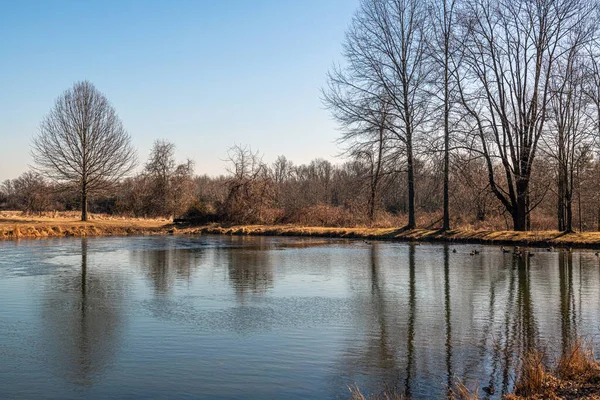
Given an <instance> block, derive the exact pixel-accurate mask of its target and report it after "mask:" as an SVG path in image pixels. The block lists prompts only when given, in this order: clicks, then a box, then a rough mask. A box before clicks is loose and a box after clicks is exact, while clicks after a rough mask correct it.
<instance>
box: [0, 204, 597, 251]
mask: <svg viewBox="0 0 600 400" xmlns="http://www.w3.org/2000/svg"><path fill="white" fill-rule="evenodd" d="M158 234H218V235H261V236H312V237H327V238H346V239H365V240H392V241H404V242H450V243H471V244H496V245H518V246H544V247H547V246H555V247H579V248H598V249H600V232H585V233H568V234H565V233H561V232H557V231H532V232H514V231H488V230H466V229H456V230H451V231H448V232H441V231H439V230H432V229H411V230H405V229H398V228H369V227H354V228H328V227H306V226H298V225H229V226H224V225H220V224H209V225H203V226H190V225H175V224H172V223H171V222H170V221H169V220H165V219H133V218H117V217H109V216H99V215H92V216H91V219H90V221H88V222H81V221H79V220H78V218H77V214H75V213H73V214H60V215H49V216H41V217H37V216H36V217H32V216H23V215H20V214H19V213H16V212H8V213H7V212H4V213H2V214H0V239H18V238H42V237H65V236H128V235H158Z"/></svg>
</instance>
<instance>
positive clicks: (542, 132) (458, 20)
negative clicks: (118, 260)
mask: <svg viewBox="0 0 600 400" xmlns="http://www.w3.org/2000/svg"><path fill="white" fill-rule="evenodd" d="M599 15H600V6H599V4H598V2H597V1H595V0H539V1H531V0H499V1H497V0H425V1H421V0H362V1H361V3H360V7H359V9H358V10H357V12H356V14H355V16H354V18H353V20H352V22H351V24H350V27H349V29H348V31H347V33H346V38H345V40H344V43H343V56H344V58H345V63H344V65H343V66H334V67H333V68H332V69H331V71H330V72H329V73H328V75H327V81H328V84H327V86H326V87H325V88H324V89H323V91H322V99H323V102H324V104H325V105H326V106H327V107H328V108H329V110H330V111H331V113H332V115H333V117H334V118H335V120H336V121H337V122H338V123H339V125H340V128H341V130H342V135H341V137H340V145H341V147H342V148H343V150H344V158H343V161H341V162H340V163H338V164H332V163H330V162H328V161H325V160H314V161H312V162H311V163H309V164H306V165H294V164H293V163H292V162H291V161H289V160H287V159H286V158H285V157H284V156H280V157H279V158H277V160H276V161H275V162H273V163H272V164H267V163H265V162H263V158H262V157H261V155H260V154H259V153H257V152H252V151H251V150H250V148H248V147H243V146H234V147H233V148H232V149H230V152H229V158H228V160H227V164H228V173H227V174H226V175H224V176H221V177H208V176H199V177H198V176H194V173H193V171H194V168H193V167H194V164H193V161H190V160H187V161H185V162H180V163H179V164H178V163H177V161H176V160H175V159H174V152H173V149H174V144H172V143H169V142H164V141H158V142H156V143H155V146H154V148H153V150H152V152H151V154H150V156H149V159H148V160H147V161H146V163H145V164H144V167H143V170H142V172H140V173H139V174H137V175H136V176H134V177H131V171H133V168H134V165H135V159H136V156H135V152H134V150H133V149H132V148H131V146H130V139H129V136H128V135H127V133H126V132H125V131H124V129H123V126H122V124H121V121H120V120H119V119H118V118H117V117H116V113H115V111H114V109H113V108H112V106H110V103H109V102H108V100H107V99H106V98H105V97H104V95H103V94H102V93H100V92H98V91H97V90H96V89H95V88H94V87H93V85H92V84H91V83H89V82H79V83H76V84H75V85H74V87H73V88H72V89H70V90H67V91H66V92H65V93H64V94H63V95H62V96H60V97H59V98H58V99H57V101H56V104H55V105H54V107H53V108H52V109H51V111H50V113H49V114H48V115H47V117H46V118H45V119H44V120H43V121H42V124H41V129H40V133H39V135H37V136H36V138H35V139H34V146H33V149H32V153H33V155H34V161H35V165H36V166H35V168H36V169H35V171H36V172H28V173H25V174H24V175H22V176H21V177H19V178H17V179H15V180H11V181H7V182H5V183H4V184H3V187H2V190H1V194H0V196H1V197H0V204H3V207H7V208H17V209H21V210H24V211H27V212H40V211H43V210H49V209H52V210H54V209H57V210H60V209H77V208H78V209H80V210H81V211H82V220H85V219H86V218H87V207H88V204H89V206H90V209H91V210H92V211H94V212H106V213H115V214H123V215H131V216H138V217H158V216H162V217H168V218H178V217H183V218H187V219H193V220H195V221H198V222H202V221H204V222H209V221H224V222H231V223H287V222H289V223H301V224H311V225H338V226H340V225H356V224H370V225H381V226H398V227H405V228H415V227H424V228H441V229H444V230H447V229H450V228H451V227H461V228H480V227H481V228H492V229H514V230H528V229H538V230H541V229H543V230H547V229H559V230H560V231H572V230H574V229H578V230H582V231H585V230H600V190H599V189H600V187H599V185H600V183H599V179H598V178H599V176H600V175H599V173H600V157H599V154H598V151H599V150H600V148H599V143H598V139H599V138H600V38H599V35H598V34H599V29H600V28H599V26H600V25H598V24H597V21H598V16H599ZM73 110H76V111H77V112H73ZM49 182H53V183H49Z"/></svg>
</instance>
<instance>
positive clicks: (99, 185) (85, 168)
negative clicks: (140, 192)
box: [32, 81, 136, 221]
mask: <svg viewBox="0 0 600 400" xmlns="http://www.w3.org/2000/svg"><path fill="white" fill-rule="evenodd" d="M32 156H33V159H34V161H35V164H36V166H37V168H38V169H39V170H40V171H41V172H43V173H44V174H45V175H46V176H48V177H50V178H52V179H54V180H57V181H63V182H69V183H71V184H75V185H78V186H79V189H80V195H81V220H82V221H87V219H88V196H89V195H90V194H93V193H96V192H98V191H100V190H103V189H106V188H108V187H109V186H111V185H112V184H114V183H115V182H116V181H118V180H119V179H120V178H122V177H124V176H125V175H127V174H128V173H129V172H130V171H131V170H132V169H133V168H134V166H135V162H136V155H135V151H134V149H133V147H132V146H131V139H130V137H129V135H128V134H127V132H126V131H125V129H124V128H123V124H122V122H121V120H120V119H119V117H118V116H117V113H116V111H115V109H114V108H113V107H112V105H111V104H110V102H109V101H108V99H107V98H106V97H105V96H104V95H103V94H102V93H101V92H99V91H98V90H97V89H96V88H95V87H94V85H92V84H91V83H90V82H88V81H83V82H77V83H75V84H74V85H73V87H72V88H70V89H68V90H67V91H65V92H64V93H63V94H62V95H61V96H60V97H58V99H57V100H56V102H55V103H54V107H52V109H51V110H50V112H49V114H48V115H47V116H46V117H45V118H44V120H43V121H42V123H41V125H40V130H39V133H38V135H37V136H36V137H35V138H34V140H33V148H32Z"/></svg>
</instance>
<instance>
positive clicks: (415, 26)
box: [325, 0, 431, 228]
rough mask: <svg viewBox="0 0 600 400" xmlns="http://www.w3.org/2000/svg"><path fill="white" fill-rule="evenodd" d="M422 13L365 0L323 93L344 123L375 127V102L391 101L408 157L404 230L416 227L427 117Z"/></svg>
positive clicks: (397, 0)
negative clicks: (418, 164) (420, 147)
mask: <svg viewBox="0 0 600 400" xmlns="http://www.w3.org/2000/svg"><path fill="white" fill-rule="evenodd" d="M426 16H427V9H426V7H425V5H424V3H423V2H421V1H419V0H363V1H362V2H361V5H360V8H359V10H358V12H357V13H356V15H355V17H354V19H353V21H352V25H351V27H350V29H349V30H348V32H347V33H346V40H345V42H344V56H345V58H346V60H347V62H348V65H347V67H345V68H343V69H342V68H339V67H338V68H334V69H333V70H332V71H331V72H330V73H329V75H328V81H329V95H327V94H326V96H325V103H326V104H327V105H328V106H329V108H330V109H332V110H333V115H334V117H336V118H337V119H338V120H340V121H341V122H342V125H343V126H344V127H346V126H348V125H352V124H354V125H358V126H360V124H361V123H364V122H365V121H366V122H370V123H371V126H378V125H379V124H378V123H377V121H378V120H379V118H380V113H378V112H377V111H378V107H379V105H380V104H382V103H384V104H385V103H389V104H390V105H391V107H390V110H389V113H388V116H389V120H390V121H393V124H390V125H389V126H388V127H387V129H388V130H389V134H390V135H391V137H392V138H394V140H395V141H396V142H397V143H398V145H397V147H398V148H399V149H400V150H401V151H403V152H404V154H405V156H406V167H407V186H408V224H407V228H414V227H415V226H416V218H415V147H416V143H415V141H416V137H417V134H418V133H419V131H420V130H422V129H423V128H424V126H425V122H426V121H427V118H428V117H429V115H428V111H429V110H428V106H429V101H428V100H429V96H428V95H427V93H426V91H425V90H424V89H425V85H426V84H427V76H428V74H429V73H430V72H431V71H430V69H429V68H428V67H427V63H426V56H427V53H426V39H425V38H426V24H425V22H426ZM349 105H350V107H349ZM352 105H353V106H352ZM340 111H341V112H340ZM340 116H341V118H340ZM373 121H374V123H373Z"/></svg>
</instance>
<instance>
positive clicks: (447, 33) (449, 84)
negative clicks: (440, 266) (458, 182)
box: [429, 0, 460, 231]
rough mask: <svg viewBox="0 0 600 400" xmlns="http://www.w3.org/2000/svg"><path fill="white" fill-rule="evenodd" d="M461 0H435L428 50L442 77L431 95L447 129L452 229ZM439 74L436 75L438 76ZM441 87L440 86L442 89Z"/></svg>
mask: <svg viewBox="0 0 600 400" xmlns="http://www.w3.org/2000/svg"><path fill="white" fill-rule="evenodd" d="M457 4H458V0H433V1H431V3H430V6H429V10H430V16H431V19H432V23H431V25H432V29H431V31H432V32H431V35H430V46H429V53H430V55H431V57H430V59H431V60H432V61H433V65H434V67H437V68H436V70H437V71H439V76H441V79H439V78H437V77H434V78H433V79H432V81H433V82H432V83H433V85H432V87H433V89H434V92H433V93H432V95H434V96H437V97H438V98H439V99H440V103H441V105H442V107H441V109H442V113H441V114H442V120H443V130H444V135H443V137H444V146H443V148H444V186H443V192H444V205H443V209H444V211H443V212H444V216H443V226H442V229H443V230H445V231H447V230H449V229H450V136H451V130H452V127H451V121H450V113H451V109H452V105H453V103H454V100H453V97H455V96H454V94H453V91H454V89H455V85H454V82H455V80H456V79H458V75H457V72H458V66H459V65H460V57H457V54H459V53H460V52H458V51H455V50H456V47H457V43H456V42H457V41H456V37H455V36H456V34H455V30H456V28H455V24H456V18H457V17H456V14H457ZM436 78H437V79H436ZM439 89H441V90H439Z"/></svg>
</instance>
